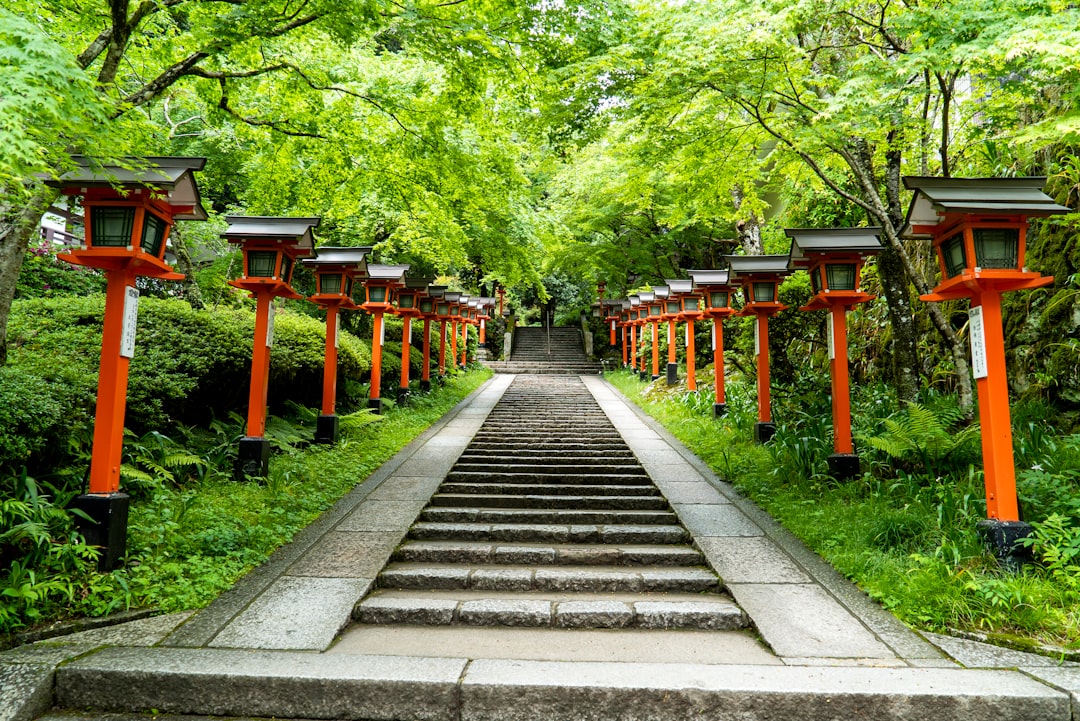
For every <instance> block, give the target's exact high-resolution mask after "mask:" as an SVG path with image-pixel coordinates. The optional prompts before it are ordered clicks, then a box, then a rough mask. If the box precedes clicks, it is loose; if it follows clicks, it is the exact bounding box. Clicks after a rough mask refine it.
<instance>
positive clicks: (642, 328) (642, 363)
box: [637, 291, 656, 381]
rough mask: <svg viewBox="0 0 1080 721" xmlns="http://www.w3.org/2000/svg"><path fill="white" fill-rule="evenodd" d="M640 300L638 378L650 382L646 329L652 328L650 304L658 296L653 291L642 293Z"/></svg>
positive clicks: (639, 296) (639, 294)
mask: <svg viewBox="0 0 1080 721" xmlns="http://www.w3.org/2000/svg"><path fill="white" fill-rule="evenodd" d="M638 298H639V299H640V301H641V304H640V305H639V306H638V321H637V322H638V351H639V356H640V357H639V358H638V361H637V368H638V378H639V379H640V380H642V381H647V380H649V371H648V367H649V361H648V348H647V346H646V345H645V334H646V332H647V331H646V329H647V328H649V327H651V325H652V324H651V323H649V304H650V303H652V302H653V301H654V300H655V299H656V295H655V294H654V293H653V292H652V291H642V292H640V293H638Z"/></svg>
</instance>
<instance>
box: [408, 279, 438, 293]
mask: <svg viewBox="0 0 1080 721" xmlns="http://www.w3.org/2000/svg"><path fill="white" fill-rule="evenodd" d="M433 280H435V276H432V275H423V276H420V277H417V278H406V279H405V287H406V288H409V289H410V290H424V291H426V290H427V288H428V284H429V283H431V281H433Z"/></svg>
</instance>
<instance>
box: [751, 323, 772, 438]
mask: <svg viewBox="0 0 1080 721" xmlns="http://www.w3.org/2000/svg"><path fill="white" fill-rule="evenodd" d="M755 315H757V327H758V342H759V346H760V347H759V348H758V357H757V381H758V385H757V400H758V421H759V422H761V423H769V422H770V421H772V408H771V407H770V403H771V402H772V399H771V398H770V390H769V313H768V311H765V312H761V313H756V314H755Z"/></svg>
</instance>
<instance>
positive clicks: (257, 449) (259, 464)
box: [233, 436, 270, 481]
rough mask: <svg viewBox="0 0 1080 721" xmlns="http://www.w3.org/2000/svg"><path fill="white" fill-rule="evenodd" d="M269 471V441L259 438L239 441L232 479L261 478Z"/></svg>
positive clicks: (246, 437) (251, 437)
mask: <svg viewBox="0 0 1080 721" xmlns="http://www.w3.org/2000/svg"><path fill="white" fill-rule="evenodd" d="M269 471H270V441H268V440H266V439H265V438H263V437H261V436H244V437H243V438H241V439H240V448H239V452H238V453H237V455H236V469H235V471H234V474H233V475H234V477H235V478H236V480H238V481H243V480H245V479H246V478H247V477H249V476H253V477H258V478H263V477H265V476H266V474H267V473H268V472H269Z"/></svg>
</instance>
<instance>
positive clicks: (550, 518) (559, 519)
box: [420, 506, 679, 526]
mask: <svg viewBox="0 0 1080 721" xmlns="http://www.w3.org/2000/svg"><path fill="white" fill-rule="evenodd" d="M420 520H422V521H431V522H433V523H510V524H521V523H538V524H556V523H557V524H563V523H573V524H575V525H576V524H583V523H590V524H603V525H609V524H624V525H637V526H646V525H657V526H664V525H672V524H676V523H678V522H679V519H678V517H677V516H676V515H675V514H674V513H673V512H671V511H661V510H644V511H642V510H624V509H596V510H591V509H580V508H554V509H546V508H477V507H455V508H446V507H432V506H428V507H427V508H425V509H424V510H423V511H421V512H420Z"/></svg>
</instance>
